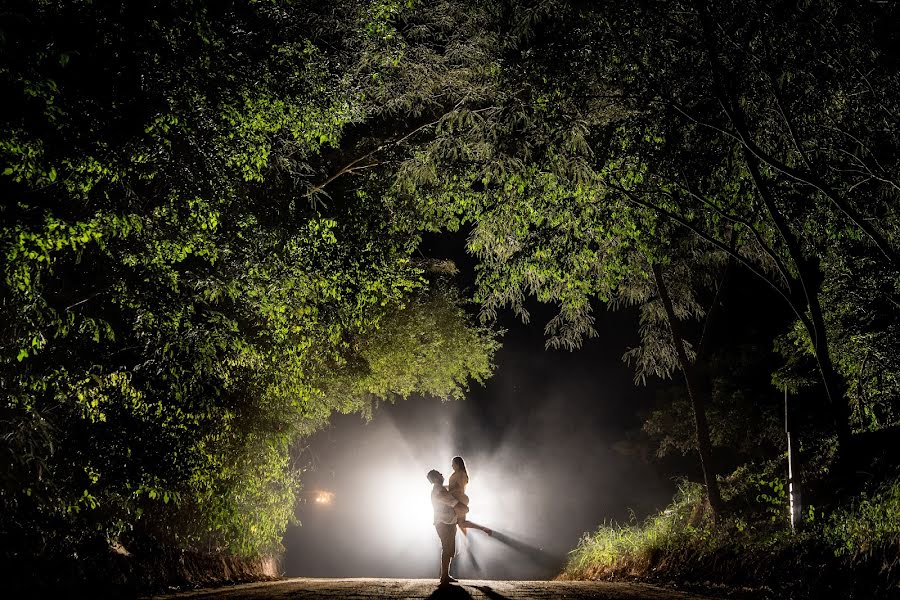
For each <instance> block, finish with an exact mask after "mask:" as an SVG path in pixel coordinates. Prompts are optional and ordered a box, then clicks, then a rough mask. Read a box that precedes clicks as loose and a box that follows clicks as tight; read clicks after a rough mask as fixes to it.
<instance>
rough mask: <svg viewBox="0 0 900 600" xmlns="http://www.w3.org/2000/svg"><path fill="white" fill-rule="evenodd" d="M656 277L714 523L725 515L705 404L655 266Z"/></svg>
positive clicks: (660, 273)
mask: <svg viewBox="0 0 900 600" xmlns="http://www.w3.org/2000/svg"><path fill="white" fill-rule="evenodd" d="M653 276H654V278H655V279H656V288H657V290H658V291H659V297H660V299H661V300H662V303H663V308H664V309H665V311H666V320H667V321H668V323H669V330H670V331H671V332H672V341H673V342H674V344H675V352H676V354H677V355H678V364H679V365H681V373H682V374H683V375H684V382H685V385H686V386H687V393H688V398H689V399H690V401H691V408H692V409H693V412H694V430H695V434H696V444H697V453H698V454H699V455H700V468H701V469H702V470H703V480H704V482H705V483H706V497H707V498H708V499H709V507H710V509H711V510H712V516H713V520H714V521H715V520H716V519H717V518H718V516H719V515H721V514H722V495H721V494H720V493H719V482H718V481H717V480H716V470H715V467H713V463H712V443H711V442H710V439H709V422H708V421H707V420H706V403H705V402H704V397H703V395H702V393H701V391H700V386H699V385H697V381H696V378H695V376H694V369H693V368H692V366H691V364H690V363H689V362H688V358H687V352H686V351H685V349H684V336H682V334H681V327H680V325H679V323H678V319H677V318H676V317H675V309H674V307H673V306H672V298H671V297H670V296H669V290H668V288H667V287H666V282H665V280H664V279H663V273H662V269H661V268H660V266H659V265H658V264H654V265H653Z"/></svg>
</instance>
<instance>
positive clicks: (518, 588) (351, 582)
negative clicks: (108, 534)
mask: <svg viewBox="0 0 900 600" xmlns="http://www.w3.org/2000/svg"><path fill="white" fill-rule="evenodd" d="M153 598H159V599H162V598H167V599H188V598H190V599H192V600H207V599H208V600H226V599H228V600H237V599H238V598H249V599H251V600H311V599H312V598H332V599H334V600H338V599H347V600H374V599H376V598H391V599H397V600H399V599H405V598H410V599H416V600H470V599H474V600H483V599H486V600H551V599H556V598H565V599H567V600H587V599H588V598H596V599H598V600H713V597H712V596H702V595H697V594H689V593H686V592H679V591H673V590H667V589H664V588H660V587H655V586H650V585H644V584H639V583H607V582H595V581H478V580H469V579H466V580H463V581H461V582H460V583H459V584H453V585H450V586H445V587H441V588H439V587H438V586H437V582H436V581H435V580H433V579H312V578H306V577H301V578H295V579H282V580H279V581H268V582H264V583H248V584H244V585H236V586H231V587H225V588H217V589H204V590H195V591H190V592H181V593H178V594H169V595H165V596H154V597H153Z"/></svg>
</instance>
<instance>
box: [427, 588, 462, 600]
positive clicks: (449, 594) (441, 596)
mask: <svg viewBox="0 0 900 600" xmlns="http://www.w3.org/2000/svg"><path fill="white" fill-rule="evenodd" d="M427 600H472V594H470V593H469V592H467V591H466V590H465V588H463V587H462V586H459V585H453V584H451V585H441V586H438V588H437V589H436V590H434V591H433V592H432V593H431V595H430V596H428V599H427Z"/></svg>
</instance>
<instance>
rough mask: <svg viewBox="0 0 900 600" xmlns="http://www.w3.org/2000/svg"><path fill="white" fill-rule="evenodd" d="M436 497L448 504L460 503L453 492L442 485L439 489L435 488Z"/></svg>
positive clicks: (451, 505)
mask: <svg viewBox="0 0 900 600" xmlns="http://www.w3.org/2000/svg"><path fill="white" fill-rule="evenodd" d="M435 498H437V500H438V502H441V503H443V504H446V505H447V506H450V507H453V506H456V505H457V504H459V501H458V500H457V499H456V498H454V497H453V494H451V493H450V492H448V491H447V489H446V488H444V487H443V486H441V488H440V489H439V490H435Z"/></svg>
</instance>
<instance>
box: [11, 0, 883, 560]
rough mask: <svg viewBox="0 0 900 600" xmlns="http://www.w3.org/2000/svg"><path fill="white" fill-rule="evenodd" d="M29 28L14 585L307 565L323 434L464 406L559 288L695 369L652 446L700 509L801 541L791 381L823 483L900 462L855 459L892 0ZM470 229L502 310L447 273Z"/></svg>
mask: <svg viewBox="0 0 900 600" xmlns="http://www.w3.org/2000/svg"><path fill="white" fill-rule="evenodd" d="M0 14H2V21H0V89H2V95H3V97H4V98H5V99H6V100H7V101H6V103H5V104H6V109H5V110H4V111H3V114H2V116H0V119H2V123H3V127H2V134H0V161H2V165H0V167H2V176H0V189H2V195H3V196H2V204H0V245H2V252H3V256H4V261H3V280H2V281H3V282H2V300H0V302H2V303H0V311H2V318H3V320H4V322H5V323H4V325H5V326H4V328H3V333H2V336H0V386H2V391H3V404H2V407H0V411H2V412H0V423H2V425H0V427H2V434H3V435H2V442H0V444H2V445H0V453H2V455H3V457H4V458H3V461H4V462H3V471H2V473H0V538H2V545H3V548H4V552H5V554H4V557H5V558H6V559H7V560H6V561H5V562H6V565H7V566H10V565H12V566H13V567H14V568H15V567H16V565H25V566H27V567H28V568H31V567H30V565H32V564H33V563H32V562H31V561H33V560H37V559H42V560H59V561H63V562H65V561H66V560H71V559H73V558H74V557H76V556H78V555H79V553H80V554H81V555H82V556H84V555H85V552H94V553H96V552H100V551H101V550H98V548H100V549H103V548H106V547H107V546H109V545H110V544H113V545H116V546H118V545H122V546H124V547H125V548H126V549H128V550H129V551H131V552H133V553H140V552H153V551H155V550H158V549H177V550H191V551H197V552H208V553H225V552H227V553H231V554H235V555H240V556H251V557H252V556H260V555H266V554H268V553H277V552H278V549H279V547H280V542H279V540H280V537H281V534H282V533H283V531H284V528H285V526H286V524H287V523H288V522H289V521H290V520H291V519H292V515H293V503H294V499H295V497H296V493H297V491H298V490H299V487H300V483H301V482H300V479H299V465H297V464H295V461H294V460H293V459H292V448H294V447H295V445H296V444H297V443H298V440H299V439H301V438H302V436H303V435H305V434H308V433H310V432H312V431H314V430H315V429H316V428H317V427H319V426H321V425H323V424H324V423H326V422H327V420H328V417H329V415H330V414H331V413H332V412H334V411H342V412H361V413H363V414H367V413H368V412H369V411H371V408H372V406H373V404H374V403H377V402H380V401H385V400H387V401H391V400H394V399H397V398H405V397H407V396H409V395H410V394H413V393H418V394H431V395H435V396H439V397H445V398H456V397H460V396H462V395H463V394H464V393H465V390H466V388H467V385H468V384H469V383H470V382H471V381H482V380H483V379H484V378H486V377H488V376H489V375H490V373H491V371H492V356H493V353H494V351H495V349H496V347H497V343H498V342H497V332H496V331H495V330H494V329H492V327H491V322H492V320H493V318H494V317H495V316H496V314H497V313H498V311H500V310H507V309H511V310H513V311H515V312H516V313H517V314H519V315H520V316H521V317H522V318H525V319H527V318H528V314H527V311H526V309H525V305H526V300H527V299H528V298H529V297H534V298H537V299H538V300H539V301H541V302H545V303H549V304H553V305H555V306H557V307H558V309H559V310H558V315H557V316H556V317H555V318H553V319H552V320H551V321H549V322H548V323H546V324H544V325H545V327H546V333H547V338H548V345H549V346H551V347H554V348H563V349H569V350H574V349H577V348H578V347H579V345H580V344H581V342H582V341H583V339H584V338H585V337H588V336H594V335H601V336H602V334H603V332H602V331H601V332H597V331H595V330H594V328H593V319H592V316H591V313H592V310H593V308H592V307H596V306H597V305H598V303H600V304H606V305H608V306H609V307H611V308H613V309H618V308H625V307H631V308H633V309H637V310H639V311H640V315H641V324H640V336H641V344H640V346H639V347H636V348H633V349H630V350H628V351H627V353H626V354H625V359H626V361H628V362H629V363H630V364H632V365H633V366H634V367H635V369H636V383H640V382H642V381H646V379H647V378H648V377H661V378H664V379H665V378H672V379H673V383H677V384H678V385H677V387H676V388H675V389H674V390H673V392H672V393H671V394H668V395H667V396H666V397H665V400H664V401H663V402H662V403H661V405H660V408H659V410H657V411H656V412H654V413H653V414H651V415H649V416H648V420H647V424H646V427H645V431H646V432H647V434H648V437H649V439H651V440H652V443H654V444H655V446H654V448H655V449H658V451H659V452H660V453H666V452H672V451H674V452H680V453H684V454H686V455H689V456H691V457H695V458H696V460H697V461H698V465H699V466H700V471H701V473H702V478H703V494H702V496H703V498H702V501H700V500H698V502H700V503H699V504H698V505H697V507H698V510H699V512H697V511H695V512H696V513H697V514H700V515H701V516H699V517H698V516H697V514H694V515H693V516H691V517H690V518H691V520H692V521H691V522H692V524H696V523H697V519H705V522H708V523H709V527H712V528H716V527H718V531H722V530H727V529H728V528H729V527H736V528H737V529H736V530H739V531H740V532H741V533H742V534H743V532H745V531H749V530H754V528H756V525H754V523H757V522H758V523H765V525H760V526H759V531H763V530H766V531H769V530H772V529H773V528H774V529H775V530H779V531H783V530H784V527H785V522H786V516H787V512H786V509H785V510H782V512H780V513H779V512H778V511H779V510H781V509H780V508H779V507H780V506H781V503H783V500H784V489H783V485H782V487H780V488H779V487H778V485H779V484H778V483H777V482H778V481H781V480H782V479H783V469H784V458H783V453H784V448H783V446H782V445H781V442H780V441H779V435H780V432H781V430H780V427H781V424H780V423H781V421H780V416H779V411H780V410H783V408H782V407H781V405H780V404H779V403H778V402H777V401H776V402H774V403H773V402H772V401H771V398H773V397H774V398H777V397H778V394H779V391H778V390H780V389H782V388H783V387H787V389H788V390H789V391H790V393H792V394H794V395H795V396H797V397H798V398H802V401H800V402H798V407H799V409H800V410H798V412H799V414H798V415H797V419H798V422H799V423H800V427H801V428H802V431H803V435H804V437H803V442H802V443H803V451H804V453H805V454H806V456H807V457H808V459H809V464H810V465H811V466H810V468H809V469H810V472H809V474H808V479H809V481H810V483H811V484H813V485H814V486H815V485H818V486H819V489H823V490H828V489H831V490H845V493H844V495H845V496H846V497H852V495H853V494H856V493H858V492H859V491H860V489H861V488H860V486H863V487H865V486H870V487H869V488H868V490H869V492H870V493H871V492H873V490H874V489H875V488H874V487H872V486H877V484H878V483H879V482H880V481H881V480H883V479H884V477H886V476H887V475H886V473H887V471H879V472H878V473H877V474H876V475H872V476H870V477H869V479H868V480H867V481H865V482H862V483H861V482H860V481H859V480H858V478H857V477H856V476H855V473H856V472H858V471H867V472H874V467H873V466H872V465H873V457H874V455H875V454H877V452H876V449H875V447H874V446H873V444H870V443H868V442H866V443H863V442H862V441H861V440H868V439H869V438H871V437H872V436H876V435H883V434H884V433H885V432H890V431H891V429H892V428H893V427H895V426H896V425H897V424H898V419H900V412H898V411H900V406H898V396H900V358H898V357H900V354H898V353H897V351H896V350H897V348H898V347H900V211H898V208H900V180H898V173H900V169H898V166H900V165H898V157H900V155H898V151H897V150H898V144H900V131H898V127H900V123H898V114H900V105H898V101H897V98H898V97H900V68H898V67H900V56H898V48H900V39H898V36H900V27H898V26H897V25H898V19H897V9H896V6H895V4H894V3H874V2H866V3H859V4H856V3H845V2H816V3H807V4H804V3H800V4H798V3H786V2H776V1H774V0H771V1H754V2H702V1H697V2H674V3H672V2H617V3H593V2H564V1H547V2H533V3H531V2H509V1H486V2H477V3H468V2H451V1H447V2H428V3H420V2H391V1H385V2H370V1H364V0H360V1H356V2H303V1H299V2H294V1H290V0H271V1H267V2H264V1H258V2H205V1H193V2H191V1H183V2H174V3H172V2H169V3H161V2H144V3H126V4H125V5H113V4H109V3H103V2H99V3H95V2H89V1H83V2H50V1H47V2H23V3H5V5H4V7H3V8H2V9H0ZM461 230H462V231H466V232H469V235H468V239H467V250H468V252H470V253H471V254H472V255H474V256H475V257H476V258H477V260H478V271H477V279H476V284H475V290H474V301H475V305H476V307H477V308H478V309H479V310H480V316H481V317H482V319H481V321H480V322H479V321H478V320H473V319H472V318H470V317H469V316H468V312H467V308H466V303H467V299H466V298H465V297H464V295H463V294H462V293H461V292H459V291H458V290H457V289H456V288H455V287H454V283H453V277H452V276H453V272H454V267H453V265H452V264H451V263H447V262H445V261H441V260H440V259H441V258H442V257H427V258H423V257H422V256H421V255H420V254H419V253H418V252H417V249H418V247H419V242H420V240H421V238H422V236H423V235H425V234H426V233H440V232H444V231H451V232H458V231H461ZM746 290H751V291H752V293H753V294H755V296H754V298H753V301H750V302H748V301H747V299H746V298H743V299H742V301H737V300H736V298H737V296H739V295H740V294H742V293H746ZM735 310H740V311H744V312H745V314H738V313H736V312H735ZM773 315H774V316H773ZM773 321H774V324H773ZM739 322H740V323H744V324H745V325H746V326H744V327H738V326H736V324H737V323H739ZM754 324H756V326H754ZM623 351H625V349H623ZM766 398H768V399H769V400H766ZM781 416H783V415H781ZM747 432H758V436H757V437H754V436H748V435H747ZM882 466H883V465H881V466H879V468H882ZM826 482H827V483H826ZM879 493H880V492H879ZM879 497H881V496H879ZM748 499H749V500H748ZM768 499H771V501H769V500H768ZM817 501H818V502H819V510H823V511H826V510H827V511H832V512H833V514H835V515H838V514H842V513H839V511H840V510H841V509H840V506H841V504H840V502H841V497H840V495H839V494H837V495H834V497H833V498H831V499H829V498H828V497H827V495H823V496H820V497H819V498H818V499H817ZM767 502H768V504H767ZM879 507H881V508H879ZM814 510H815V509H814ZM814 510H813V511H812V512H811V513H810V515H814ZM873 510H875V511H876V512H877V511H878V510H882V511H884V510H887V513H886V514H893V513H891V512H890V510H888V509H884V508H883V506H882V505H878V506H876V508H874V509H873ZM879 514H881V513H879ZM736 515H737V516H736ZM770 517H771V519H770ZM877 526H878V527H881V529H879V532H880V533H879V534H878V535H881V536H882V537H880V538H878V540H883V539H886V540H892V539H893V540H894V542H896V535H897V534H898V532H900V524H898V523H897V517H896V514H895V515H894V517H893V520H891V518H890V517H889V516H888V517H887V518H886V519H885V518H881V520H879V521H878V525H877ZM829 531H834V529H831V530H829ZM857 534H858V536H862V537H865V536H866V535H868V534H867V533H865V532H864V531H863V532H857ZM822 535H824V534H822ZM849 536H850V534H847V535H845V536H844V537H842V538H840V539H841V540H843V542H846V544H849V545H850V546H851V547H853V544H854V543H857V542H855V541H854V540H857V541H858V539H860V538H852V539H851V537H849ZM891 536H894V537H891ZM876 537H877V536H876ZM843 542H842V543H843ZM878 543H881V541H878ZM893 547H894V548H896V546H893ZM879 548H881V547H880V546H879ZM873 552H874V551H873ZM875 553H876V554H877V552H875ZM590 560H594V561H595V562H596V560H599V559H596V556H594V558H591V559H590ZM34 564H38V563H34ZM587 571H590V569H589V568H586V569H581V571H578V570H577V569H575V570H573V572H578V573H581V574H584V573H585V572H587ZM893 573H894V575H891V576H892V577H896V571H893Z"/></svg>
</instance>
